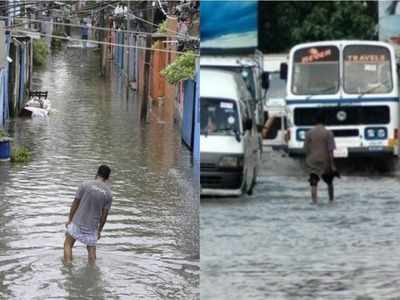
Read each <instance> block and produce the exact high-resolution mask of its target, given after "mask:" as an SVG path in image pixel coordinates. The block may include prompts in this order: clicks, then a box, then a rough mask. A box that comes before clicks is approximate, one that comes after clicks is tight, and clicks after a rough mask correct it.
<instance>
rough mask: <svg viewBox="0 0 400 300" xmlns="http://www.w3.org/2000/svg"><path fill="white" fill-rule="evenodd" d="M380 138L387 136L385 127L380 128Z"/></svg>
mask: <svg viewBox="0 0 400 300" xmlns="http://www.w3.org/2000/svg"><path fill="white" fill-rule="evenodd" d="M378 138H380V139H385V138H386V130H385V129H384V128H381V129H378Z"/></svg>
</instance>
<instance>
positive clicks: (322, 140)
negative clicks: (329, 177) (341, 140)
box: [304, 125, 335, 175]
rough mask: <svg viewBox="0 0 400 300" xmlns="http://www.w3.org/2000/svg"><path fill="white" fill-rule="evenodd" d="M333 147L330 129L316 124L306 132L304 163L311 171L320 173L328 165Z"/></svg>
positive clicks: (324, 170)
mask: <svg viewBox="0 0 400 300" xmlns="http://www.w3.org/2000/svg"><path fill="white" fill-rule="evenodd" d="M334 149H335V140H334V137H333V134H332V132H331V131H329V130H327V129H326V128H325V127H324V126H322V125H317V126H315V127H314V128H313V129H311V130H309V131H308V132H307V136H306V141H305V143H304V150H305V153H306V163H307V165H308V167H309V168H310V169H311V171H312V173H315V174H317V175H321V174H323V173H324V172H327V171H328V170H329V167H330V155H331V152H332V151H333V150H334Z"/></svg>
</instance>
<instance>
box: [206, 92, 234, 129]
mask: <svg viewBox="0 0 400 300" xmlns="http://www.w3.org/2000/svg"><path fill="white" fill-rule="evenodd" d="M200 103H201V105H200V128H201V134H209V135H235V132H239V128H240V127H239V114H238V108H237V105H236V103H235V101H233V100H230V99H213V98H201V99H200Z"/></svg>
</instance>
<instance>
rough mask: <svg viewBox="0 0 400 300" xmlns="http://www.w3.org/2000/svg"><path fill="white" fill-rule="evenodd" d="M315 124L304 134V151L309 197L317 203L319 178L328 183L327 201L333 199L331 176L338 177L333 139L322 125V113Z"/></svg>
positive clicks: (323, 121)
mask: <svg viewBox="0 0 400 300" xmlns="http://www.w3.org/2000/svg"><path fill="white" fill-rule="evenodd" d="M315 121H316V125H315V127H314V128H313V129H311V130H309V131H308V132H307V134H306V140H305V142H304V151H305V154H306V165H307V168H308V171H309V173H310V179H309V182H310V185H311V198H312V202H313V203H314V204H316V203H318V196H317V187H318V182H319V180H320V178H322V180H323V181H325V183H326V184H327V185H328V193H329V201H330V202H333V200H334V191H333V178H334V177H335V176H337V177H339V173H338V172H337V170H336V166H335V162H334V158H333V150H335V148H336V145H335V139H334V136H333V133H332V132H331V131H329V130H327V129H326V128H325V127H324V123H325V120H324V115H323V114H322V113H318V114H317V116H316V120H315Z"/></svg>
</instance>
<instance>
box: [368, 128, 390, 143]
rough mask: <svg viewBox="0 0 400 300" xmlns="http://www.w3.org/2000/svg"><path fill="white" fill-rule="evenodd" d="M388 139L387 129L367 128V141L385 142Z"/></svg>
mask: <svg viewBox="0 0 400 300" xmlns="http://www.w3.org/2000/svg"><path fill="white" fill-rule="evenodd" d="M387 137H388V133H387V129H386V128H384V127H378V128H365V138H366V139H367V140H384V139H386V138H387Z"/></svg>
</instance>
